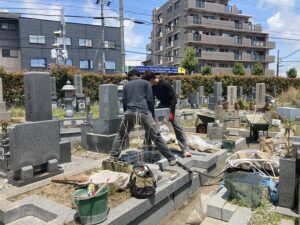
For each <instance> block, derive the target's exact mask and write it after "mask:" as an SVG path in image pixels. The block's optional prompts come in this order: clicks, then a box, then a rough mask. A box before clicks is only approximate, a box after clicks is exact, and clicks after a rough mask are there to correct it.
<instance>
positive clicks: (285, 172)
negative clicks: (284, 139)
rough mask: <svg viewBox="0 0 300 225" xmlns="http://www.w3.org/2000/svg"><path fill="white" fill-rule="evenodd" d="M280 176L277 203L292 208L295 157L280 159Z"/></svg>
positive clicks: (294, 187) (294, 185) (293, 201)
mask: <svg viewBox="0 0 300 225" xmlns="http://www.w3.org/2000/svg"><path fill="white" fill-rule="evenodd" d="M279 169H280V176H279V187H278V195H279V203H278V205H279V206H281V207H285V208H290V209H293V208H294V206H295V193H296V184H297V180H298V178H297V176H296V159H294V158H290V159H289V158H281V159H280V168H279Z"/></svg>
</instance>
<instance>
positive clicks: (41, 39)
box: [29, 35, 46, 44]
mask: <svg viewBox="0 0 300 225" xmlns="http://www.w3.org/2000/svg"><path fill="white" fill-rule="evenodd" d="M29 43H30V44H45V43H46V38H45V36H41V35H29Z"/></svg>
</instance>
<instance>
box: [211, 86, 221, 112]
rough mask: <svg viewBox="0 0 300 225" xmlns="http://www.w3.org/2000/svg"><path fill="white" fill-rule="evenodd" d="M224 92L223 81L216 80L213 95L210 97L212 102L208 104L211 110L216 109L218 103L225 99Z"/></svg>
mask: <svg viewBox="0 0 300 225" xmlns="http://www.w3.org/2000/svg"><path fill="white" fill-rule="evenodd" d="M222 93H223V87H222V82H215V83H214V87H213V97H212V98H210V103H209V104H208V108H209V109H210V110H214V109H215V107H216V105H217V104H218V103H219V102H220V101H222V100H223V97H222Z"/></svg>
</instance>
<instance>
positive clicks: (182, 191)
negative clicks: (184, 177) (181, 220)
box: [173, 183, 190, 209]
mask: <svg viewBox="0 0 300 225" xmlns="http://www.w3.org/2000/svg"><path fill="white" fill-rule="evenodd" d="M189 186H190V185H189V183H187V184H186V185H184V186H182V187H181V188H179V189H178V190H177V191H175V192H174V200H173V201H174V207H175V209H178V208H180V207H181V206H182V205H183V204H184V202H185V200H186V199H188V198H189Z"/></svg>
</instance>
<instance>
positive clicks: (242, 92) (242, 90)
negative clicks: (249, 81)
mask: <svg viewBox="0 0 300 225" xmlns="http://www.w3.org/2000/svg"><path fill="white" fill-rule="evenodd" d="M243 95H244V88H243V87H242V86H238V88H237V96H238V98H242V97H243Z"/></svg>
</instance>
